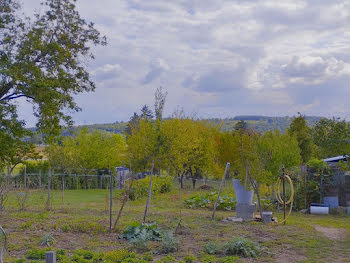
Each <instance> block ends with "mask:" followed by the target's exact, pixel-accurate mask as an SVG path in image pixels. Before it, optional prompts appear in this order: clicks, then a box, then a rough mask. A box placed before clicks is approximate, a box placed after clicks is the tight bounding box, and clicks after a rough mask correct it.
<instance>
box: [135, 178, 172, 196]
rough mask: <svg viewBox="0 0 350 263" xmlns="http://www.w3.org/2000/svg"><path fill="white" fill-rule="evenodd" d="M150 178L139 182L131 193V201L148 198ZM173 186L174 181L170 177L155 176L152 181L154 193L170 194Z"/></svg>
mask: <svg viewBox="0 0 350 263" xmlns="http://www.w3.org/2000/svg"><path fill="white" fill-rule="evenodd" d="M149 180H150V179H149V177H146V178H143V179H140V180H137V181H135V182H134V185H133V187H132V189H131V191H130V193H129V199H130V200H137V199H140V198H142V197H145V196H147V193H148V186H149ZM172 186H173V179H172V177H170V176H155V177H153V180H152V193H153V194H159V193H167V192H170V191H171V189H172Z"/></svg>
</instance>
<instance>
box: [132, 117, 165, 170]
mask: <svg viewBox="0 0 350 263" xmlns="http://www.w3.org/2000/svg"><path fill="white" fill-rule="evenodd" d="M127 144H128V153H129V157H130V159H131V160H132V161H131V162H132V170H133V171H135V172H145V171H147V170H148V168H149V167H150V165H151V163H152V161H153V160H156V159H157V155H158V154H157V151H156V149H157V148H156V145H157V131H156V127H155V125H154V123H152V122H150V121H147V120H145V119H141V120H140V121H139V123H138V125H137V126H132V130H131V135H130V136H128V137H127Z"/></svg>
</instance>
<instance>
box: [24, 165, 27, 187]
mask: <svg viewBox="0 0 350 263" xmlns="http://www.w3.org/2000/svg"><path fill="white" fill-rule="evenodd" d="M24 188H27V166H26V165H24Z"/></svg>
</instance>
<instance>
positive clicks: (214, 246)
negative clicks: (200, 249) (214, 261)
mask: <svg viewBox="0 0 350 263" xmlns="http://www.w3.org/2000/svg"><path fill="white" fill-rule="evenodd" d="M221 250H222V246H221V245H220V244H219V243H218V242H217V241H215V242H209V243H207V244H205V246H204V251H205V252H206V253H207V254H209V255H214V254H220V253H221Z"/></svg>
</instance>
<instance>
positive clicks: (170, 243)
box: [160, 232, 179, 254]
mask: <svg viewBox="0 0 350 263" xmlns="http://www.w3.org/2000/svg"><path fill="white" fill-rule="evenodd" d="M178 246H179V241H178V240H177V238H176V237H174V233H173V232H165V233H163V235H162V247H161V251H160V252H161V253H165V254H168V253H171V252H175V251H177V249H178Z"/></svg>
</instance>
